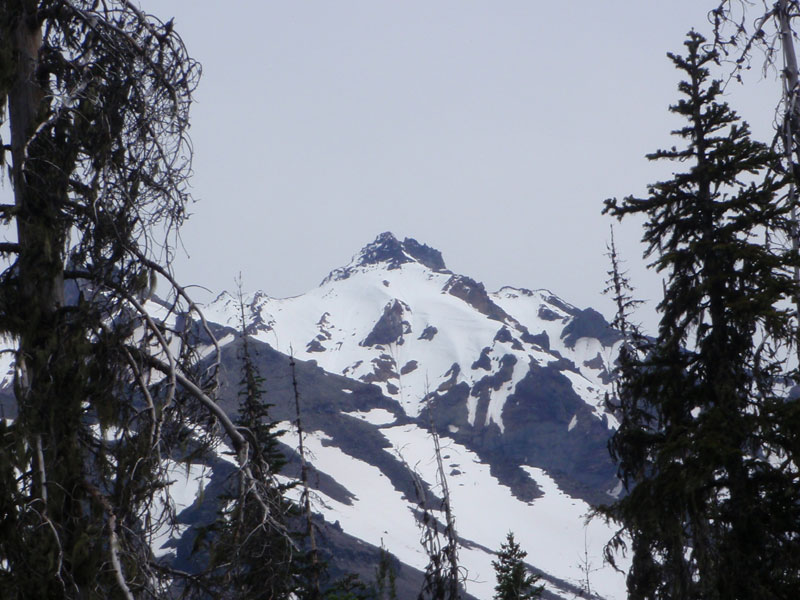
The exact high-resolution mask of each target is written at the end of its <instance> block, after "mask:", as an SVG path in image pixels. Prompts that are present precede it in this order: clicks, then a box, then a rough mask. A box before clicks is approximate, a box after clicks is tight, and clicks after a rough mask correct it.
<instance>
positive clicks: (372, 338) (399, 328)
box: [360, 299, 411, 346]
mask: <svg viewBox="0 0 800 600" xmlns="http://www.w3.org/2000/svg"><path fill="white" fill-rule="evenodd" d="M406 310H409V307H408V306H407V305H406V304H405V303H403V302H401V301H400V300H397V299H395V300H392V301H391V302H389V303H387V304H386V306H384V307H383V314H382V315H381V317H380V319H378V322H377V323H375V327H373V328H372V331H371V332H370V333H369V335H368V336H367V337H366V338H364V340H363V341H362V342H361V344H360V345H361V346H377V345H379V344H394V343H397V344H402V343H403V335H404V334H406V333H411V326H410V325H409V323H408V321H405V320H403V314H404V312H405V311H406Z"/></svg>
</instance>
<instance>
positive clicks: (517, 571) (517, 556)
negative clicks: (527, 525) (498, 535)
mask: <svg viewBox="0 0 800 600" xmlns="http://www.w3.org/2000/svg"><path fill="white" fill-rule="evenodd" d="M526 556H528V553H527V552H525V551H524V550H522V549H521V548H520V547H519V544H518V543H517V542H516V540H514V534H513V533H512V532H510V531H509V532H508V534H507V535H506V541H505V542H503V544H502V545H501V546H500V552H498V553H497V560H494V561H492V566H493V567H494V570H495V575H496V577H497V585H496V586H495V588H494V589H495V594H494V598H495V600H530V599H531V598H540V597H541V595H542V591H543V590H544V586H541V585H540V586H537V585H536V582H537V581H539V576H538V575H535V574H533V573H531V572H529V571H528V569H527V568H526V567H525V563H524V562H523V560H524V559H525V557H526Z"/></svg>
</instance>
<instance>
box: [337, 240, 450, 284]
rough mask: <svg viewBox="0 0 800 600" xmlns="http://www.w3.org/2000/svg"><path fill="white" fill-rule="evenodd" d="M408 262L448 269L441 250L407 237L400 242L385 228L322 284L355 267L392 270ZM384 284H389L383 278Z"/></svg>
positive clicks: (343, 277) (435, 268) (445, 270)
mask: <svg viewBox="0 0 800 600" xmlns="http://www.w3.org/2000/svg"><path fill="white" fill-rule="evenodd" d="M411 262H416V263H419V264H421V265H424V266H426V267H428V268H429V269H431V270H433V271H437V272H442V273H449V272H450V271H448V270H447V268H446V267H445V264H444V260H443V259H442V253H441V252H439V251H438V250H436V249H435V248H431V247H430V246H426V245H425V244H420V243H419V242H418V241H417V240H415V239H412V238H406V239H405V240H404V241H402V242H401V241H400V240H398V239H397V238H396V237H394V235H393V234H392V233H391V232H389V231H386V232H384V233H382V234H380V235H379V236H378V237H377V238H375V241H374V242H371V243H369V244H367V245H366V246H364V247H363V248H362V249H361V252H359V253H358V255H357V256H356V257H355V258H354V261H353V263H352V264H351V265H349V266H347V267H341V268H339V269H334V270H333V271H331V273H330V274H329V275H328V276H327V277H326V278H325V279H324V280H323V283H326V282H328V281H338V280H340V279H347V278H348V277H350V275H352V273H353V271H354V270H355V269H356V268H358V267H364V266H369V265H377V264H384V265H386V268H387V269H389V270H393V269H399V268H400V267H401V266H402V265H404V264H406V263H411ZM384 285H387V286H388V283H387V282H385V281H384Z"/></svg>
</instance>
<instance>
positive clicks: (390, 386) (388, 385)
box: [386, 382, 400, 396]
mask: <svg viewBox="0 0 800 600" xmlns="http://www.w3.org/2000/svg"><path fill="white" fill-rule="evenodd" d="M386 391H387V392H388V393H389V394H391V395H392V396H396V395H397V394H398V393H399V392H400V388H399V387H397V386H396V385H395V384H393V383H388V382H387V383H386Z"/></svg>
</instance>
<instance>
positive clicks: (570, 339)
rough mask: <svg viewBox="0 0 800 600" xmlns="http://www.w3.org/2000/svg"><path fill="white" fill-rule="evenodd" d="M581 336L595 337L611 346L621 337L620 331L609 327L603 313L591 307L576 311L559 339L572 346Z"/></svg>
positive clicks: (605, 344)
mask: <svg viewBox="0 0 800 600" xmlns="http://www.w3.org/2000/svg"><path fill="white" fill-rule="evenodd" d="M582 337H587V338H597V339H598V340H600V342H601V343H602V344H603V345H604V346H612V345H613V344H614V343H615V342H617V341H619V340H621V339H622V335H621V334H620V332H619V331H617V330H616V329H614V328H613V327H611V325H609V324H608V322H607V321H606V320H605V318H604V317H603V315H601V314H600V313H599V312H597V311H596V310H595V309H593V308H586V309H584V310H581V311H579V312H577V314H575V315H574V317H573V319H572V320H571V321H570V322H569V324H568V325H567V326H566V327H564V330H563V331H562V332H561V339H562V340H564V344H565V345H566V346H567V347H568V348H574V347H575V343H576V342H577V341H578V340H579V339H580V338H582Z"/></svg>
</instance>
